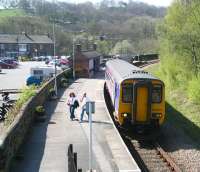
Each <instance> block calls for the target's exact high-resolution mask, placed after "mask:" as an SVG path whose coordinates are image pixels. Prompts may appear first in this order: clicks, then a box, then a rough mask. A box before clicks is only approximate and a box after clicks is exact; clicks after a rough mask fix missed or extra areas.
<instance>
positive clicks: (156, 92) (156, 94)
mask: <svg viewBox="0 0 200 172" xmlns="http://www.w3.org/2000/svg"><path fill="white" fill-rule="evenodd" d="M161 101H162V85H158V84H157V85H153V88H152V103H161Z"/></svg>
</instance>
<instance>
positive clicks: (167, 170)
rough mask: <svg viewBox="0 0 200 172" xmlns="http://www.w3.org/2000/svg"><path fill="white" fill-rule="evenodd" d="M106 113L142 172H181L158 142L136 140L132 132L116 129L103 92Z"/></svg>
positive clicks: (109, 105) (106, 95)
mask: <svg viewBox="0 0 200 172" xmlns="http://www.w3.org/2000/svg"><path fill="white" fill-rule="evenodd" d="M104 97H105V98H107V99H105V102H106V105H107V108H108V111H109V113H110V115H111V118H112V120H113V122H114V124H115V125H116V128H117V129H118V131H119V133H120V135H121V137H122V139H123V140H124V142H125V143H126V145H127V148H128V149H129V151H130V153H131V154H132V156H133V158H134V159H135V161H136V162H137V164H138V166H139V167H140V169H141V171H142V172H149V171H150V172H181V171H182V170H181V169H180V167H179V166H178V165H177V164H176V163H175V162H174V160H173V159H172V158H171V157H170V156H169V155H168V153H167V152H165V151H164V149H162V147H161V146H160V145H159V143H158V142H156V141H155V140H149V139H148V140H136V139H135V136H134V135H133V134H132V132H130V131H128V130H123V129H122V128H119V127H117V124H116V122H115V121H114V118H113V115H112V112H113V109H112V106H111V104H110V100H109V98H108V97H109V96H108V94H107V93H106V91H105V92H104Z"/></svg>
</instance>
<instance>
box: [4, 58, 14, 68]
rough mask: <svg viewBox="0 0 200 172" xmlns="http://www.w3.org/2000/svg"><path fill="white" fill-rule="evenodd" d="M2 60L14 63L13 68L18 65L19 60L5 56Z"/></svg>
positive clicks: (10, 63)
mask: <svg viewBox="0 0 200 172" xmlns="http://www.w3.org/2000/svg"><path fill="white" fill-rule="evenodd" d="M2 61H3V62H5V63H7V64H9V65H12V66H13V68H16V67H17V66H18V62H17V61H16V60H15V59H11V58H5V59H3V60H2Z"/></svg>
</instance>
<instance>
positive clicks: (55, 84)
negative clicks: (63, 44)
mask: <svg viewBox="0 0 200 172" xmlns="http://www.w3.org/2000/svg"><path fill="white" fill-rule="evenodd" d="M53 4H54V20H53V57H54V70H55V72H54V73H55V76H54V80H55V82H54V91H55V96H57V80H56V75H57V68H56V57H55V56H56V36H55V13H56V12H55V6H56V4H55V0H53Z"/></svg>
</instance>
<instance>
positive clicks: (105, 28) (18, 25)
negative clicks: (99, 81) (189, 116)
mask: <svg viewBox="0 0 200 172" xmlns="http://www.w3.org/2000/svg"><path fill="white" fill-rule="evenodd" d="M6 2H7V3H6V5H7V6H8V2H9V1H6ZM10 2H12V0H10ZM15 3H16V4H15V7H12V8H13V10H1V11H0V12H1V13H2V14H3V15H2V16H5V17H4V19H5V18H6V20H3V21H1V25H0V33H21V32H24V31H25V32H27V33H29V34H47V33H50V34H52V22H53V21H54V22H55V23H56V30H58V31H59V33H62V34H61V35H62V36H59V35H58V32H56V34H57V36H56V37H57V48H58V52H59V53H66V51H68V52H69V53H70V52H71V47H72V37H73V35H74V34H75V35H76V38H77V40H76V41H77V42H79V43H80V42H84V43H85V44H88V42H94V41H95V42H97V43H98V44H99V46H98V47H99V48H98V51H99V52H101V53H103V54H138V53H155V52H157V51H158V42H157V34H156V25H157V23H158V22H160V21H161V20H162V19H163V17H164V15H165V13H166V9H165V8H161V7H160V8H157V7H155V6H150V5H147V4H144V3H137V2H132V1H130V2H129V3H120V2H119V3H114V4H110V1H105V0H104V1H102V2H101V3H100V4H99V5H94V4H92V3H90V2H87V3H82V4H77V5H76V4H70V3H65V2H58V1H57V2H56V3H55V4H54V3H52V2H49V1H45V0H44V1H39V0H30V1H28V0H19V1H15ZM18 9H22V10H18ZM11 26H12V27H11ZM80 31H84V32H85V33H81V34H80V33H79V32H80ZM63 35H65V36H63ZM100 36H103V38H104V40H103V41H101V42H100V41H98V39H99V37H100ZM65 38H66V40H64V39H65ZM84 40H85V41H84Z"/></svg>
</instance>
